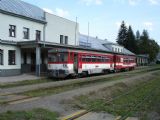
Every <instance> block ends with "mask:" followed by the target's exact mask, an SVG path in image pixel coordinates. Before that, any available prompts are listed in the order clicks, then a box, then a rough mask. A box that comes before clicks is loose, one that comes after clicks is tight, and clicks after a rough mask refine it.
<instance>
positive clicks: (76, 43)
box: [75, 17, 77, 46]
mask: <svg viewBox="0 0 160 120" xmlns="http://www.w3.org/2000/svg"><path fill="white" fill-rule="evenodd" d="M76 45H77V17H76V26H75V46H76Z"/></svg>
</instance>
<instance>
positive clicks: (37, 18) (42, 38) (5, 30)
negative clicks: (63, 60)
mask: <svg viewBox="0 0 160 120" xmlns="http://www.w3.org/2000/svg"><path fill="white" fill-rule="evenodd" d="M0 21H1V22H0V26H1V29H0V76H11V75H18V74H21V73H26V72H35V71H36V74H37V75H39V74H40V71H45V70H46V69H47V50H48V49H49V48H53V47H55V46H58V47H64V46H76V45H78V35H79V26H78V23H76V22H74V21H70V20H68V19H64V18H62V17H59V16H56V15H53V14H50V13H47V12H45V11H44V10H42V9H41V8H39V7H37V6H34V5H31V4H28V3H26V2H23V1H21V0H0Z"/></svg>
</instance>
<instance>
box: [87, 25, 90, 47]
mask: <svg viewBox="0 0 160 120" xmlns="http://www.w3.org/2000/svg"><path fill="white" fill-rule="evenodd" d="M89 27H90V26H89V22H88V38H87V46H88V41H89V29H90V28H89Z"/></svg>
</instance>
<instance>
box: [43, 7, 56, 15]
mask: <svg viewBox="0 0 160 120" xmlns="http://www.w3.org/2000/svg"><path fill="white" fill-rule="evenodd" d="M43 10H44V11H45V12H48V13H51V14H54V12H53V10H51V9H48V8H43Z"/></svg>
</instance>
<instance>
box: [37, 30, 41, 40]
mask: <svg viewBox="0 0 160 120" xmlns="http://www.w3.org/2000/svg"><path fill="white" fill-rule="evenodd" d="M40 40H41V31H39V30H36V41H40Z"/></svg>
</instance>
